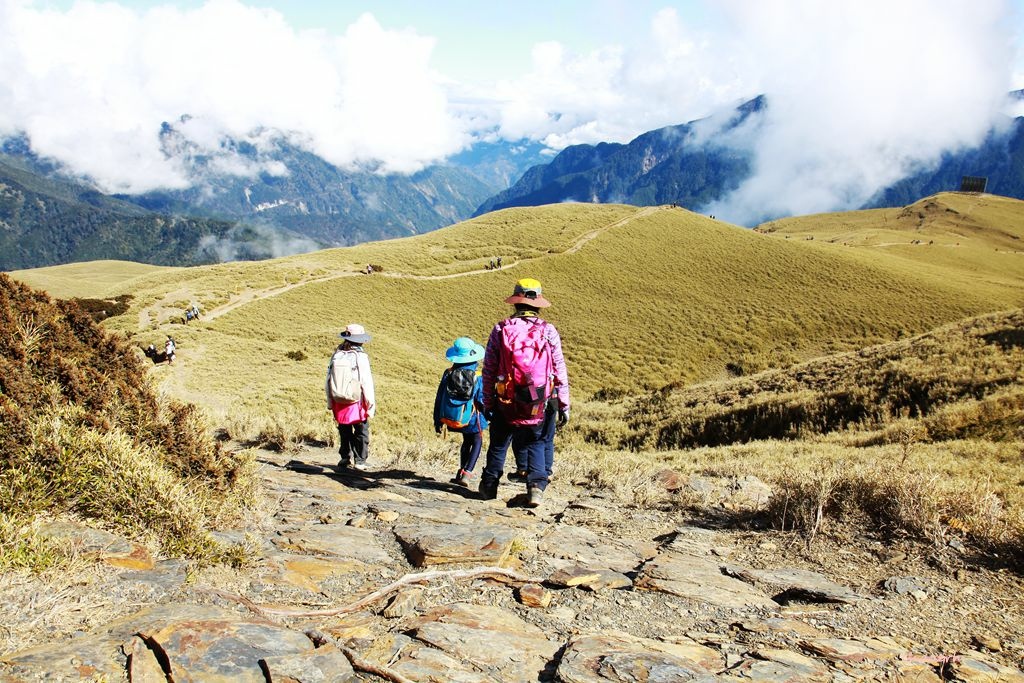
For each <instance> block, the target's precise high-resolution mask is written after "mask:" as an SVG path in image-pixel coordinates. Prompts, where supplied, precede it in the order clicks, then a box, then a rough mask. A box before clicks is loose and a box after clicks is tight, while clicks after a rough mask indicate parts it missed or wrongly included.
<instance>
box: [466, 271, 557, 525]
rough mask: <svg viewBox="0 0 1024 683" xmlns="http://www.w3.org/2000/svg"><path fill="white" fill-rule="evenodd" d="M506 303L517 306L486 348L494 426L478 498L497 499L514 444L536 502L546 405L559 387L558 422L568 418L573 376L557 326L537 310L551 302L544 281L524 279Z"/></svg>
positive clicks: (544, 478) (543, 472)
mask: <svg viewBox="0 0 1024 683" xmlns="http://www.w3.org/2000/svg"><path fill="white" fill-rule="evenodd" d="M505 303H507V304H512V305H513V306H515V309H516V311H515V313H513V314H512V315H511V316H510V317H508V318H506V319H504V320H502V321H501V322H499V323H498V324H497V325H495V326H494V329H493V330H491V335H490V337H489V338H488V340H487V349H486V351H485V352H484V368H483V385H484V413H485V415H487V416H488V418H489V419H490V421H491V429H490V444H489V445H488V447H487V463H486V465H485V467H484V472H483V475H482V476H481V478H480V497H481V498H482V499H484V500H493V499H494V498H497V496H498V482H499V480H500V479H501V475H502V474H503V473H504V470H505V455H506V453H507V451H508V447H509V444H510V443H511V445H512V449H513V451H514V452H516V453H519V454H521V455H525V462H526V485H527V493H528V498H527V503H526V504H527V505H528V506H529V507H537V506H538V505H540V504H541V502H542V501H543V499H544V489H546V488H547V485H548V475H547V466H546V463H545V454H544V451H545V442H544V439H543V431H544V418H545V408H546V406H547V402H548V399H549V398H550V397H551V395H552V393H553V392H554V391H555V389H556V388H557V389H558V418H557V423H558V426H563V425H565V424H566V423H567V422H568V421H569V376H568V373H567V371H566V368H565V358H564V356H563V355H562V339H561V337H560V335H559V334H558V330H557V329H555V326H554V325H552V324H551V323H549V322H547V321H546V320H543V319H542V318H541V317H540V315H539V312H540V309H541V308H547V307H548V306H550V305H551V303H550V302H549V301H548V300H547V299H545V298H544V297H543V296H542V290H541V284H540V282H538V281H537V280H534V279H532V278H525V279H522V280H520V281H519V282H517V283H516V286H515V289H514V290H513V292H512V296H510V297H508V298H507V299H505Z"/></svg>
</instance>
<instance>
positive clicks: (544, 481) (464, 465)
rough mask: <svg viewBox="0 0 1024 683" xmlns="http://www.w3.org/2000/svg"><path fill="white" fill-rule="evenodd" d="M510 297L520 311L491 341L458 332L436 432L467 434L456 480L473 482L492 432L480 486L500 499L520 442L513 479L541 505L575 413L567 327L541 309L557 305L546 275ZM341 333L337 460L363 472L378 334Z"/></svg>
mask: <svg viewBox="0 0 1024 683" xmlns="http://www.w3.org/2000/svg"><path fill="white" fill-rule="evenodd" d="M505 303H507V304H511V305H512V306H513V307H514V308H515V312H514V313H512V315H510V316H508V317H507V318H505V319H504V320H501V321H500V322H498V323H497V324H496V325H495V326H494V328H493V329H492V330H491V333H490V337H488V339H487V346H486V348H485V347H483V346H481V345H480V344H477V343H476V342H475V341H473V339H471V338H470V337H458V338H457V339H455V341H454V342H453V343H452V346H451V347H450V348H449V349H448V350H447V351H445V358H446V359H447V360H448V361H449V362H451V364H452V365H451V367H449V368H448V369H447V370H445V371H444V373H443V374H442V375H441V381H440V383H439V384H438V387H437V393H436V395H435V397H434V415H433V420H434V431H435V432H437V433H438V434H442V433H443V432H444V430H445V429H447V430H448V431H451V432H457V433H460V434H462V446H461V448H460V453H459V455H460V460H459V470H458V472H457V473H456V474H455V476H454V477H453V478H452V480H451V483H453V484H457V485H459V486H465V487H469V486H470V483H471V479H472V477H473V470H474V469H475V467H476V463H477V460H478V459H479V457H480V452H481V450H482V448H483V432H484V430H485V429H486V430H488V433H489V437H490V438H489V443H488V446H487V452H486V461H485V464H484V468H483V474H482V475H481V477H480V485H479V495H480V498H482V499H483V500H493V499H495V498H497V496H498V483H499V481H500V479H501V477H502V475H503V474H504V470H505V457H506V454H507V452H508V448H509V446H511V447H512V452H513V454H514V456H515V461H516V466H515V472H514V473H513V474H509V477H508V478H509V479H510V480H512V481H519V482H523V483H525V484H526V489H527V497H526V505H527V506H529V507H537V506H539V505H540V504H541V503H542V501H543V499H544V490H545V489H546V488H547V486H548V482H549V481H550V479H551V476H552V470H553V465H554V439H555V431H556V429H558V428H561V427H562V426H564V425H565V424H566V422H568V421H569V376H568V373H567V371H566V367H565V358H564V356H563V355H562V340H561V337H560V336H559V334H558V330H557V329H555V326H554V325H552V324H551V323H550V322H548V321H546V320H544V319H543V318H541V317H540V309H542V308H547V307H548V306H550V305H551V303H550V302H549V301H548V300H547V299H545V298H544V296H543V294H542V288H541V283H540V282H538V281H537V280H534V279H532V278H524V279H522V280H519V282H517V283H516V285H515V289H514V290H513V292H512V296H510V297H508V298H507V299H505ZM339 336H340V337H341V338H342V340H343V341H342V342H341V344H340V345H339V346H338V348H337V349H336V350H335V352H334V354H333V355H332V356H331V360H330V363H329V364H328V367H327V381H326V384H325V391H326V394H327V407H328V409H329V410H330V411H331V413H332V414H333V415H334V419H335V421H336V422H337V424H338V436H339V440H340V445H339V449H338V454H339V456H340V459H339V461H338V468H339V469H347V468H349V467H351V468H354V469H356V470H361V471H362V470H365V469H366V468H367V464H366V461H367V458H368V457H369V454H370V420H371V419H372V418H373V417H374V413H375V411H376V406H377V400H376V392H375V390H374V385H373V375H372V373H371V371H370V360H369V356H368V355H367V354H366V351H365V350H364V349H363V344H365V343H366V342H368V341H370V339H371V337H370V335H369V334H367V333H366V330H365V329H364V328H363V326H362V325H358V324H351V325H348V326H347V327H346V328H345V329H344V330H343V331H342V332H341V334H340V335H339ZM481 362H482V364H481Z"/></svg>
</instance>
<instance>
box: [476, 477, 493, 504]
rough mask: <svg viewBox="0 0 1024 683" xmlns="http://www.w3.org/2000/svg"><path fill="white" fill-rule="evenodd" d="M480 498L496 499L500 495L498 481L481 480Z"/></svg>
mask: <svg viewBox="0 0 1024 683" xmlns="http://www.w3.org/2000/svg"><path fill="white" fill-rule="evenodd" d="M479 493H480V500H494V499H495V498H497V497H498V481H497V480H494V481H491V480H489V479H481V480H480V491H479Z"/></svg>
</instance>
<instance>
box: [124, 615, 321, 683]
mask: <svg viewBox="0 0 1024 683" xmlns="http://www.w3.org/2000/svg"><path fill="white" fill-rule="evenodd" d="M140 635H141V636H142V637H143V638H144V639H145V640H146V643H147V645H149V646H150V648H151V649H153V650H155V651H157V653H158V657H159V658H160V659H161V660H162V661H164V662H166V663H167V665H168V666H169V668H170V676H171V679H172V680H178V681H190V680H191V681H212V682H216V681H225V682H226V681H252V683H265V681H266V676H265V675H264V673H263V669H262V668H261V667H260V660H262V659H264V658H267V657H274V656H282V655H296V654H299V653H303V652H308V651H310V650H312V647H313V646H312V643H311V642H310V641H309V638H307V637H306V636H305V635H304V634H302V633H300V632H298V631H293V630H291V629H287V628H284V627H281V626H277V625H275V624H270V623H268V622H260V621H245V620H241V619H237V618H236V619H233V620H225V619H211V620H191V621H179V622H175V623H172V624H169V625H168V626H166V627H164V628H162V629H160V630H157V631H142V632H141V633H140Z"/></svg>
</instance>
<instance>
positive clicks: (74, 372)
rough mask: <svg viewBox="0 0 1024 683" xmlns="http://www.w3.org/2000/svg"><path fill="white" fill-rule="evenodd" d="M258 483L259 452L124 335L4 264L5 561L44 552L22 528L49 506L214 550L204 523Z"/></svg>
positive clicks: (231, 509)
mask: <svg viewBox="0 0 1024 683" xmlns="http://www.w3.org/2000/svg"><path fill="white" fill-rule="evenodd" d="M253 486H254V477H253V469H252V464H251V462H250V461H249V460H248V459H247V458H245V457H241V456H237V455H234V454H230V453H227V452H225V451H223V450H222V449H221V448H220V446H219V444H217V443H215V442H214V441H213V440H212V439H211V438H210V437H209V436H208V435H207V433H206V428H205V425H204V424H203V421H202V419H201V417H200V415H199V414H198V412H197V411H196V409H195V408H194V407H193V406H190V405H185V404H183V403H180V402H177V401H174V400H168V399H165V398H161V397H158V396H157V395H156V393H155V392H154V391H153V388H152V387H151V386H150V384H149V382H148V381H147V380H146V376H145V373H144V370H143V366H142V365H141V363H140V362H139V360H138V357H137V356H136V355H135V353H134V351H133V350H132V349H131V348H130V347H129V345H128V344H127V343H126V342H124V341H123V340H122V339H120V338H119V337H116V336H114V335H111V334H108V333H106V332H104V331H103V330H101V329H100V328H99V327H97V326H96V325H95V323H94V322H93V321H92V319H91V318H90V316H89V315H88V314H87V313H86V312H84V311H83V310H82V309H81V308H80V307H78V306H77V305H76V304H74V303H72V302H67V301H51V300H50V299H49V297H48V296H47V295H46V294H44V293H40V292H37V291H33V290H31V289H29V288H28V287H26V286H24V285H21V284H19V283H17V282H15V281H13V280H11V279H10V278H8V277H7V276H6V275H3V274H0V516H2V519H0V549H2V550H3V551H4V552H3V553H0V557H3V558H4V560H3V561H0V564H4V563H7V564H11V563H20V564H28V565H33V566H34V565H37V564H38V563H39V562H40V561H41V560H40V558H43V557H44V556H45V553H40V552H26V548H30V547H31V546H32V545H33V544H38V542H39V541H38V539H33V538H31V537H30V536H29V535H27V534H26V533H25V529H26V528H28V526H29V523H30V522H31V520H32V519H33V518H35V517H37V516H38V515H40V514H43V513H47V514H59V513H73V514H77V515H79V516H82V517H86V518H91V519H94V520H96V522H97V523H98V524H100V525H103V526H109V527H113V528H115V529H117V530H119V531H121V532H122V533H125V534H127V535H129V536H131V537H133V538H140V539H144V540H148V541H152V542H153V543H155V544H158V545H159V546H160V547H161V549H162V551H163V552H165V553H167V554H171V555H179V556H188V557H195V558H200V559H204V560H209V559H213V558H215V557H216V556H217V555H218V553H220V552H221V549H219V548H217V546H216V544H214V543H213V542H212V541H211V540H210V539H209V537H208V535H207V533H206V528H207V527H208V526H209V525H210V524H211V523H212V522H214V521H215V520H216V519H217V518H218V517H221V516H225V515H232V514H235V513H236V512H237V509H238V507H239V506H240V505H241V504H244V502H245V501H246V500H247V499H248V498H249V496H250V495H251V491H252V488H253ZM43 563H44V564H45V561H43Z"/></svg>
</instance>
